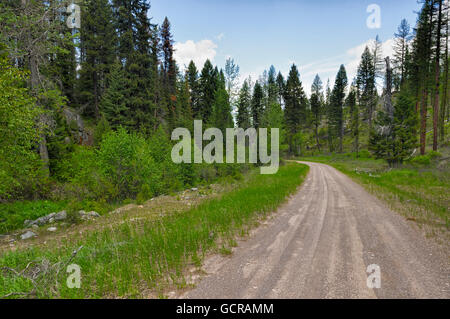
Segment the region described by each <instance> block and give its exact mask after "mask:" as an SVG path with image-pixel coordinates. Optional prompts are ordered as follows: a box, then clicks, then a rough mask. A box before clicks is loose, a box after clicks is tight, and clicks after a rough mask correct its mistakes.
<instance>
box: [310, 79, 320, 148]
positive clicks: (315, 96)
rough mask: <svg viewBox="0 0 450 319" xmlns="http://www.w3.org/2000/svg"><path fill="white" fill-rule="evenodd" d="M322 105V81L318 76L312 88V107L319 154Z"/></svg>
mask: <svg viewBox="0 0 450 319" xmlns="http://www.w3.org/2000/svg"><path fill="white" fill-rule="evenodd" d="M322 104H323V92H322V80H321V79H320V77H319V75H318V74H317V75H316V77H315V78H314V82H313V84H312V86H311V98H310V105H311V114H312V124H313V126H314V134H315V136H316V144H317V149H318V151H319V152H320V139H319V126H320V124H321V122H322V112H323V105H322Z"/></svg>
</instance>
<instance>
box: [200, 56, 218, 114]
mask: <svg viewBox="0 0 450 319" xmlns="http://www.w3.org/2000/svg"><path fill="white" fill-rule="evenodd" d="M216 81H217V77H216V71H215V70H214V68H213V65H212V64H211V61H209V60H206V62H205V65H204V66H203V69H202V72H201V75H200V80H199V82H200V98H199V107H198V113H197V115H196V117H199V118H200V119H202V120H203V121H204V122H209V120H210V116H211V113H212V105H213V104H214V99H215V93H216Z"/></svg>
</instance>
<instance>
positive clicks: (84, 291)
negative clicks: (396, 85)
mask: <svg viewBox="0 0 450 319" xmlns="http://www.w3.org/2000/svg"><path fill="white" fill-rule="evenodd" d="M307 172H308V168H307V167H306V166H304V165H298V164H288V165H286V166H283V167H281V168H280V170H279V172H278V173H277V174H275V175H260V174H255V173H252V174H250V177H249V178H248V179H247V180H245V181H243V182H242V183H241V184H240V186H239V187H238V188H237V189H234V190H232V191H230V192H228V193H225V194H224V195H222V196H221V197H219V198H216V199H212V200H209V201H207V202H204V203H202V204H200V205H198V206H197V207H195V208H193V209H191V210H189V211H185V212H178V213H176V212H174V213H173V214H169V215H166V216H162V217H161V218H158V219H156V220H155V219H152V220H145V219H143V220H139V221H125V220H124V222H123V223H122V224H121V225H119V226H114V227H111V228H109V229H104V230H99V231H96V232H93V233H90V234H89V235H86V237H84V238H83V239H82V240H74V241H71V240H70V238H69V239H67V241H66V242H64V243H61V244H62V245H61V246H60V247H59V248H48V249H45V248H31V249H26V250H22V251H15V252H9V253H6V254H4V255H3V256H1V257H0V268H1V267H10V268H13V269H17V270H19V269H24V268H25V267H26V265H27V264H28V263H29V262H30V261H37V262H40V263H42V260H43V259H45V260H48V263H49V264H56V263H58V262H63V261H64V260H66V259H67V258H68V257H69V256H70V255H71V252H72V251H74V250H75V249H77V248H78V247H81V246H83V248H82V249H81V250H80V251H79V253H78V255H77V257H76V258H75V260H74V263H76V264H78V265H79V266H80V267H81V269H82V283H81V288H80V289H69V288H67V286H66V285H65V281H64V278H60V280H61V281H60V285H59V286H58V287H59V289H58V291H57V293H52V290H50V289H47V288H48V287H45V286H44V287H39V288H38V289H34V290H36V291H37V294H36V296H37V297H40V298H47V297H62V298H102V297H128V298H134V297H136V298H141V297H146V296H148V294H149V293H150V291H163V290H164V287H166V286H167V285H170V286H173V285H175V286H176V287H178V288H183V287H186V286H187V283H186V280H185V278H184V276H183V273H184V271H185V269H186V266H187V265H190V264H194V265H200V264H201V262H202V260H203V258H204V257H205V255H207V254H208V253H210V252H214V251H216V252H228V251H230V248H231V247H233V246H234V245H235V240H234V238H235V236H237V235H245V234H246V233H247V232H248V231H249V230H250V228H252V227H253V226H255V223H257V222H258V221H259V220H261V219H263V218H265V217H266V216H267V215H268V214H269V213H270V212H272V211H273V210H275V209H276V208H277V207H278V206H279V205H280V204H281V203H282V202H283V201H285V200H286V197H287V196H288V195H289V194H291V193H293V192H295V190H296V189H297V187H298V186H299V185H300V184H301V183H302V181H303V180H304V178H305V176H306V174H307ZM31 288H33V287H32V284H31V283H30V281H29V280H28V279H27V278H22V277H17V276H14V275H13V274H11V273H6V274H4V275H3V276H1V277H0V296H1V295H6V294H9V293H11V292H23V291H29V290H30V289H31Z"/></svg>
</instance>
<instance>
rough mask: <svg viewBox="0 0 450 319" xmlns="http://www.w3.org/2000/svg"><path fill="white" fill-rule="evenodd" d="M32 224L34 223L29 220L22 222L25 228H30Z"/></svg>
mask: <svg viewBox="0 0 450 319" xmlns="http://www.w3.org/2000/svg"><path fill="white" fill-rule="evenodd" d="M33 223H34V221H32V220H29V219H27V220H25V221H24V222H23V224H24V225H25V227H27V228H28V227H31V226H32V225H33Z"/></svg>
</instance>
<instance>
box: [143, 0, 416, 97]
mask: <svg viewBox="0 0 450 319" xmlns="http://www.w3.org/2000/svg"><path fill="white" fill-rule="evenodd" d="M370 4H376V5H378V6H379V8H380V9H381V11H380V14H381V26H380V28H377V29H370V28H368V26H367V23H366V21H367V19H368V17H369V16H370V15H371V13H367V7H368V6H369V5H370ZM151 6H152V8H151V10H150V15H151V17H153V20H152V21H153V22H154V23H158V24H160V23H161V22H162V21H163V19H164V17H165V16H167V17H168V18H169V20H170V21H171V23H172V31H173V34H174V39H175V42H176V46H175V47H176V49H177V52H176V58H177V62H178V63H179V64H180V66H183V64H184V63H188V61H189V60H190V59H194V61H196V63H197V64H198V65H197V67H198V68H201V67H202V66H203V65H202V63H204V61H205V60H206V58H210V59H211V60H212V61H213V63H214V64H217V65H218V66H219V67H222V66H223V65H224V63H225V60H226V58H227V57H233V58H234V59H235V61H236V62H237V63H238V64H239V66H240V69H241V75H242V78H244V77H247V76H249V75H250V76H251V77H252V79H253V80H257V78H258V76H259V75H260V74H261V73H262V72H263V71H264V70H265V69H268V68H269V67H270V65H271V64H273V65H274V66H275V68H276V69H277V70H281V71H282V73H283V74H284V75H287V72H288V71H289V68H290V65H292V63H295V64H297V66H298V67H299V70H300V76H301V80H302V82H303V86H304V88H305V90H306V91H307V92H308V93H309V91H310V86H311V82H312V80H313V78H314V75H315V74H316V73H319V75H320V76H321V78H322V80H323V82H324V84H325V83H326V80H327V79H328V78H330V80H331V83H333V81H334V77H335V75H336V73H337V71H338V68H339V65H340V64H345V66H346V68H347V71H348V73H349V77H353V76H354V73H355V72H356V67H357V64H358V61H359V58H360V55H361V53H362V51H363V50H364V47H365V45H366V44H367V43H369V41H370V40H371V39H373V38H375V36H376V35H379V36H380V38H381V40H382V41H383V42H384V44H383V52H384V53H385V55H390V54H391V51H392V49H391V47H392V38H393V36H394V32H395V31H396V30H397V26H398V24H399V23H400V21H401V19H402V18H406V19H407V20H408V21H409V23H410V24H411V26H412V27H413V26H414V25H415V22H416V18H417V14H416V11H418V10H419V9H420V6H419V4H417V1H416V0H378V1H377V0H369V1H365V0H316V1H314V0H308V1H306V0H277V1H274V0H222V1H218V0H152V1H151Z"/></svg>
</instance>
